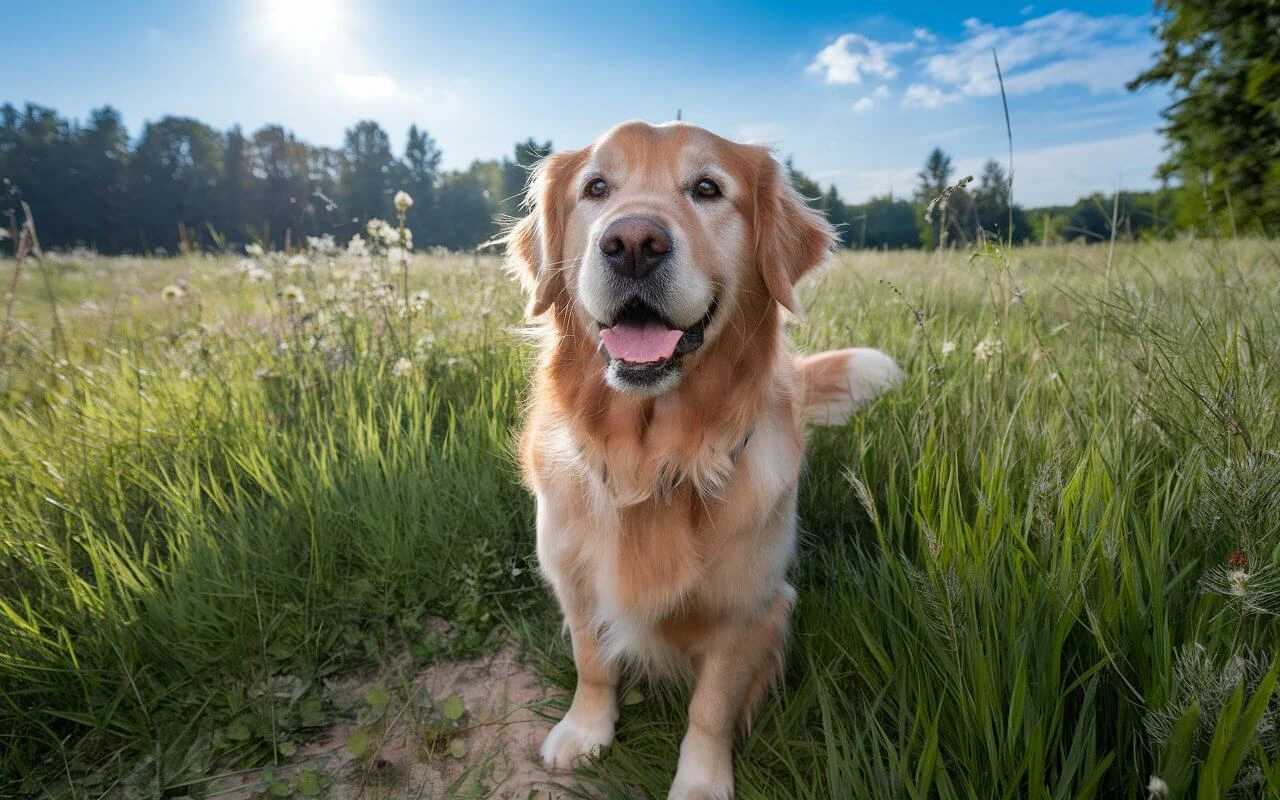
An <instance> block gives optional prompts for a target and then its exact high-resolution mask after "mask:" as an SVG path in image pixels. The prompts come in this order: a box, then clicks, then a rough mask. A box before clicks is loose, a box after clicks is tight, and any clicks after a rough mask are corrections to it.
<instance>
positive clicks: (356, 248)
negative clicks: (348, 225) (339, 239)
mask: <svg viewBox="0 0 1280 800" xmlns="http://www.w3.org/2000/svg"><path fill="white" fill-rule="evenodd" d="M368 252H369V248H368V246H367V245H366V244H365V241H364V237H363V236H361V235H360V234H358V233H357V234H356V235H355V236H352V237H351V241H349V242H347V255H349V256H351V257H352V258H360V257H362V256H363V255H364V254H365V253H368Z"/></svg>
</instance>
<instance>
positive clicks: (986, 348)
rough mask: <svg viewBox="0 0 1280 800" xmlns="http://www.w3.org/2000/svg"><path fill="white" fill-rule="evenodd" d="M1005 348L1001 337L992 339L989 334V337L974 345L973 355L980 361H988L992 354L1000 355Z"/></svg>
mask: <svg viewBox="0 0 1280 800" xmlns="http://www.w3.org/2000/svg"><path fill="white" fill-rule="evenodd" d="M1003 349H1004V345H1003V344H1001V342H1000V340H999V339H992V338H991V337H990V336H988V337H987V338H985V339H983V340H982V341H980V342H978V343H977V344H976V345H974V348H973V357H974V358H975V359H976V360H978V361H986V360H987V359H988V358H991V357H992V356H998V355H1000V352H1001V350H1003Z"/></svg>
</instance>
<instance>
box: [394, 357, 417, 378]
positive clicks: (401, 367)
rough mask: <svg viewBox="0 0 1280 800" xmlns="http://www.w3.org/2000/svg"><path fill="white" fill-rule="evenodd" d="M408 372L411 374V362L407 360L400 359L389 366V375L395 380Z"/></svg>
mask: <svg viewBox="0 0 1280 800" xmlns="http://www.w3.org/2000/svg"><path fill="white" fill-rule="evenodd" d="M410 372H413V362H412V361H410V360H409V359H407V358H402V359H400V360H398V361H396V363H394V364H392V365H391V374H393V375H395V376H396V377H397V378H403V377H404V376H405V375H408V374H409V373H410Z"/></svg>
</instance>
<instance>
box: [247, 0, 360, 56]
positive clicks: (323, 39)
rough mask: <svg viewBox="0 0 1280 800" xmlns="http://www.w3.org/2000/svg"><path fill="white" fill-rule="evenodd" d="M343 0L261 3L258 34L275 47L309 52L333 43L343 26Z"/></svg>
mask: <svg viewBox="0 0 1280 800" xmlns="http://www.w3.org/2000/svg"><path fill="white" fill-rule="evenodd" d="M344 11H345V9H344V7H343V2H342V0H260V1H259V11H258V13H259V14H260V21H261V31H262V33H263V34H264V36H265V37H266V38H268V39H269V40H270V41H271V42H273V43H274V44H277V45H282V46H285V47H291V48H300V49H309V48H315V47H324V46H325V45H328V44H332V43H333V42H334V41H335V40H336V39H337V37H338V34H339V32H340V31H341V29H342V25H343V13H344Z"/></svg>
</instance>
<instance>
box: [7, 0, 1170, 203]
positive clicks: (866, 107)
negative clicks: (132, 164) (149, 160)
mask: <svg viewBox="0 0 1280 800" xmlns="http://www.w3.org/2000/svg"><path fill="white" fill-rule="evenodd" d="M0 5H8V2H5V3H2V4H0ZM14 13H18V14H20V16H21V17H22V19H23V22H22V26H21V27H22V30H23V31H24V33H23V35H21V36H10V37H8V41H7V42H6V48H8V50H9V57H8V58H7V59H6V60H7V62H8V63H9V64H10V65H11V66H16V67H17V68H16V69H9V70H6V71H5V72H4V73H3V76H0V101H4V100H8V101H10V102H14V103H22V102H27V101H32V102H38V103H41V104H44V105H49V106H52V107H54V108H57V109H58V110H59V111H60V112H62V113H63V114H65V115H69V116H72V117H78V118H84V117H85V116H86V115H87V113H88V111H89V110H90V109H91V108H94V107H96V106H99V105H102V104H103V103H110V104H112V105H114V106H116V107H117V108H118V109H120V111H121V112H122V113H123V114H124V116H125V120H126V122H127V123H128V125H129V128H130V131H131V132H132V133H133V134H134V135H137V134H138V133H139V132H140V130H141V128H142V124H143V122H144V121H146V120H154V119H157V118H159V117H160V116H163V115H165V114H180V115H188V116H194V117H197V118H199V119H201V120H203V121H205V122H207V123H209V124H211V125H213V126H215V127H218V128H220V129H225V128H227V127H229V126H231V125H233V124H237V123H238V124H240V125H241V126H243V127H244V128H245V129H246V131H251V130H253V129H254V128H256V127H258V126H260V125H262V124H265V123H268V122H274V123H280V124H283V125H284V126H285V127H287V128H289V129H290V130H292V131H294V132H295V133H296V134H298V135H299V136H300V137H302V138H304V139H306V140H308V141H311V142H315V143H319V144H327V145H335V146H336V145H339V144H341V141H342V133H343V130H344V129H345V128H346V127H348V126H349V125H351V124H352V123H353V122H355V121H356V120H358V119H362V118H372V119H376V120H377V121H379V122H380V123H382V124H383V126H384V127H386V128H387V129H388V130H389V131H390V133H391V135H392V141H393V142H394V143H395V144H396V146H397V147H399V146H400V145H401V143H402V142H403V139H404V133H405V130H406V129H407V128H408V126H409V124H410V123H417V124H418V125H420V126H422V127H425V128H426V129H427V130H428V131H430V132H431V134H432V135H433V136H435V138H436V139H437V141H438V142H439V144H440V146H441V148H442V149H443V151H444V160H445V164H446V166H449V167H460V166H465V165H466V164H467V163H469V162H470V161H471V160H472V159H476V158H492V157H495V156H498V155H500V154H503V153H507V152H510V149H511V146H512V143H513V142H515V141H516V140H517V139H523V138H525V137H528V136H534V137H537V138H539V139H548V138H549V139H552V140H553V141H554V142H555V145H556V146H557V147H558V148H564V147H579V146H582V145H584V144H586V143H588V142H589V141H591V140H592V139H593V138H594V137H595V136H596V135H597V134H599V133H600V132H601V131H603V130H604V129H606V128H608V127H610V126H611V125H613V124H614V123H617V122H620V121H622V120H625V119H631V118H641V119H647V120H650V121H654V122H660V121H665V120H669V119H672V118H674V116H675V112H676V109H677V108H680V109H682V110H683V114H684V118H685V119H686V120H688V121H691V122H695V123H698V124H700V125H703V126H705V127H708V128H710V129H712V130H714V131H716V132H717V133H720V134H722V135H726V136H729V137H731V138H737V139H742V140H752V141H763V142H768V143H770V144H772V145H774V146H775V147H777V148H778V150H779V152H780V153H782V154H784V155H792V156H794V158H795V161H796V164H797V166H799V167H800V168H801V169H803V170H805V171H806V172H808V173H809V174H810V175H813V176H814V177H816V178H818V179H819V180H820V181H821V182H822V183H824V184H826V183H835V184H836V185H837V186H838V187H839V189H840V191H841V193H842V194H844V195H846V196H847V197H848V198H850V199H853V200H861V199H865V198H866V197H868V196H870V195H872V194H884V193H885V192H887V191H889V190H893V191H895V192H896V193H905V192H908V191H909V190H910V187H911V185H912V184H913V182H914V180H913V176H914V173H915V172H916V170H917V169H918V168H919V165H920V163H921V162H922V161H923V160H924V157H925V155H926V154H927V152H928V151H929V149H930V148H932V147H933V146H934V145H941V146H942V147H943V148H944V149H946V150H947V151H948V152H950V153H951V154H952V155H953V156H954V158H955V161H956V164H957V166H958V167H959V168H960V169H961V170H964V171H976V170H977V168H978V167H979V166H980V164H981V162H982V161H983V160H985V159H986V158H988V157H996V158H999V159H1000V160H1001V161H1002V162H1003V161H1004V160H1005V159H1006V158H1007V144H1006V141H1005V130H1004V119H1003V112H1002V110H1001V106H1000V96H999V89H998V86H997V84H996V83H995V71H994V69H993V67H992V65H991V48H992V47H995V48H996V50H997V52H998V53H999V55H1000V60H1001V67H1002V69H1003V72H1004V77H1005V84H1006V88H1007V89H1008V91H1009V95H1010V96H1009V106H1010V116H1011V118H1012V121H1013V135H1014V164H1015V188H1014V191H1015V196H1016V198H1017V199H1018V200H1019V201H1020V202H1023V203H1025V204H1028V205H1039V204H1044V203H1058V202H1070V201H1072V200H1074V199H1075V198H1076V197H1078V196H1080V195H1082V194H1085V193H1087V192H1091V191H1104V192H1110V191H1112V190H1114V189H1115V188H1116V187H1117V186H1119V187H1123V188H1145V187H1149V186H1151V185H1153V179H1152V173H1153V170H1154V168H1155V166H1156V165H1157V164H1158V163H1159V162H1160V160H1161V139H1160V136H1159V134H1158V133H1157V128H1158V126H1159V124H1160V118H1159V110H1160V109H1161V108H1162V107H1164V106H1165V105H1166V104H1167V100H1168V97H1167V94H1166V93H1165V92H1163V91H1159V90H1146V91H1143V92H1140V93H1137V94H1132V93H1129V92H1127V91H1125V90H1124V84H1125V82H1126V81H1128V80H1129V79H1130V78H1132V77H1133V76H1134V75H1136V74H1137V73H1138V72H1139V71H1140V70H1141V69H1142V68H1143V67H1144V66H1145V65H1146V64H1148V63H1149V62H1150V60H1151V58H1152V54H1153V53H1154V51H1155V48H1156V44H1155V40H1154V38H1153V36H1152V33H1151V26H1152V24H1153V22H1154V17H1153V16H1152V13H1153V12H1152V9H1151V5H1150V4H1149V3H1144V2H1130V1H1129V0H1116V1H1115V2H1108V3H1102V2H1093V0H1075V2H1071V3H1070V4H1067V5H1063V4H1056V3H1041V2H1032V3H1030V4H1026V5H1021V4H1019V3H1017V2H1015V3H1013V4H999V3H993V2H989V1H988V0H981V1H980V2H967V3H963V2H962V3H957V2H950V3H941V2H916V3H911V4H907V3H849V2H843V3H806V4H764V3H725V2H690V3H644V4H641V3H628V4H617V5H614V4H608V3H603V2H594V3H580V2H563V3H555V4H544V5H538V4H532V3H506V2H490V3H484V2H473V3H466V4H462V3H459V4H441V3H415V2H409V1H408V0H404V1H403V2H401V3H399V4H396V3H391V2H385V0H374V1H373V2H357V0H222V1H221V2H208V3H183V2H177V1H175V0H169V1H168V2H159V1H158V0H139V1H138V2H129V3H108V2H84V1H83V0H62V1H61V2H49V3H41V4H34V3H29V2H23V3H22V4H21V6H20V8H18V9H14V10H13V11H12V12H11V13H9V14H8V15H7V16H8V17H9V18H11V19H12V18H14ZM40 32H48V33H47V35H45V34H40ZM36 34H40V35H36Z"/></svg>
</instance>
